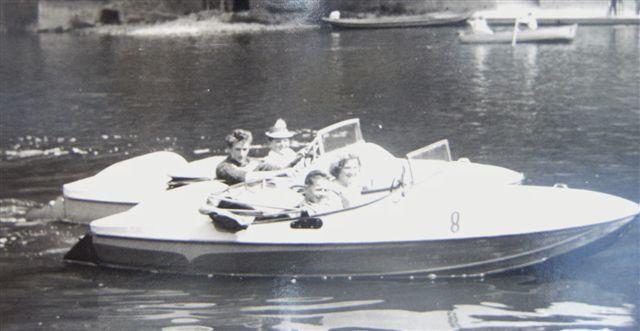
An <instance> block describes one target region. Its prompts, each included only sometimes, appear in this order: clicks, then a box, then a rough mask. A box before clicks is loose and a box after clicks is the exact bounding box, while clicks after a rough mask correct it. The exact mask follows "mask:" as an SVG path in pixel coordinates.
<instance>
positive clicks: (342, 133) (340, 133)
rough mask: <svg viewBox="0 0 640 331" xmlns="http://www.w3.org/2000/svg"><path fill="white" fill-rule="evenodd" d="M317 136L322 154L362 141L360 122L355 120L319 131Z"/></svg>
mask: <svg viewBox="0 0 640 331" xmlns="http://www.w3.org/2000/svg"><path fill="white" fill-rule="evenodd" d="M318 136H319V137H320V141H321V144H322V146H323V152H324V153H328V152H331V151H334V150H336V149H339V148H342V147H345V146H349V145H353V144H355V143H357V142H358V141H361V140H362V132H361V131H360V121H359V120H357V119H355V120H347V121H343V122H340V123H336V124H334V125H331V126H329V127H326V128H324V129H322V130H320V131H319V132H318Z"/></svg>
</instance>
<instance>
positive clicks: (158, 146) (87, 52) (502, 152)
mask: <svg viewBox="0 0 640 331" xmlns="http://www.w3.org/2000/svg"><path fill="white" fill-rule="evenodd" d="M456 32H457V31H456V29H455V28H438V29H391V30H376V31H341V32H332V31H330V30H321V29H311V30H304V31H279V32H278V31H275V32H262V33H261V32H257V33H249V34H241V33H235V34H229V35H224V36H206V37H171V38H168V37H164V38H163V37H145V38H133V37H125V36H121V37H109V36H97V35H73V34H43V35H0V41H1V47H0V78H1V79H0V135H1V141H0V154H1V156H0V157H1V161H0V176H1V177H0V179H1V182H0V199H1V200H0V286H1V292H0V325H2V329H3V330H17V329H36V328H43V329H49V330H51V329H62V330H67V329H113V330H121V329H136V330H139V329H152V330H156V329H162V328H166V329H167V330H191V329H202V330H210V329H212V328H213V329H225V328H234V329H235V328H240V329H244V328H246V329H255V328H257V329H269V328H282V329H305V330H313V329H319V330H320V329H322V330H323V329H329V328H356V329H460V328H550V329H606V328H609V329H611V328H614V329H623V328H628V329H633V328H637V326H638V321H639V320H640V318H639V317H638V316H639V312H638V303H639V301H640V300H639V299H640V265H639V263H638V261H640V243H639V238H640V231H639V229H638V225H637V223H638V222H635V223H634V224H633V226H631V227H629V228H627V230H626V231H625V233H623V234H622V235H621V236H620V237H619V238H618V239H617V240H616V241H615V242H614V243H613V244H611V245H610V246H608V247H605V248H603V249H602V250H601V251H599V252H596V253H595V254H593V255H589V256H582V257H580V258H578V257H575V258H569V259H564V260H561V261H559V262H555V263H547V264H543V265H541V266H538V267H536V268H529V269H526V270H523V271H519V272H513V273H509V274H506V275H499V276H493V277H488V278H485V279H465V280H435V281H430V280H424V279H422V280H410V279H394V280H386V279H385V280H351V281H350V280H347V279H329V280H298V281H296V282H293V281H292V280H290V279H236V278H218V277H213V278H206V277H205V278H199V277H187V276H176V275H160V274H152V273H134V272H123V271H113V270H101V269H97V268H91V267H72V266H66V265H64V264H63V263H62V261H61V260H62V256H63V254H64V252H65V251H66V250H68V249H69V248H70V247H71V246H72V245H73V244H74V243H75V241H76V240H77V237H78V236H79V235H81V234H83V232H84V231H85V230H84V228H83V227H82V226H78V225H70V224H66V223H61V222H58V221H56V220H55V219H53V218H47V219H42V220H36V221H31V220H29V221H28V220H26V219H25V212H26V210H28V209H29V208H33V207H38V206H41V205H43V204H45V203H47V202H48V201H50V200H52V199H55V198H56V197H57V196H59V195H60V194H61V185H62V184H63V183H66V182H70V181H73V180H76V179H79V178H83V177H86V176H89V175H93V174H94V173H96V172H97V171H99V170H100V169H102V168H104V167H106V166H108V165H109V164H112V163H114V162H116V161H119V160H123V159H126V158H129V157H132V156H135V155H141V154H144V153H148V152H151V151H157V150H173V151H176V152H178V153H180V154H181V155H183V156H185V157H186V158H187V159H189V160H192V159H197V158H202V157H205V156H208V155H213V154H219V153H222V149H223V144H222V139H223V137H224V136H225V135H226V134H227V133H228V131H229V130H230V129H231V128H236V127H241V128H245V129H249V130H251V131H253V133H254V135H255V136H256V143H258V144H260V143H265V140H266V139H265V137H264V135H263V132H264V131H265V130H266V129H267V128H268V127H270V126H271V125H272V124H273V123H274V121H275V120H276V119H277V118H278V117H282V118H285V119H286V120H287V122H288V124H289V127H290V128H294V129H296V130H299V131H300V132H303V131H306V130H315V129H319V128H321V127H323V126H326V125H328V124H331V123H333V122H336V121H340V120H343V119H347V118H352V117H359V118H360V119H361V122H362V126H363V133H364V136H365V139H366V140H368V141H371V142H375V143H377V144H379V145H382V146H383V147H385V148H386V149H388V150H389V151H390V152H392V153H394V154H395V155H398V156H400V155H403V154H405V153H407V152H409V151H411V150H413V149H417V148H419V147H422V146H424V145H427V144H429V143H431V142H434V141H436V140H439V139H442V138H448V139H449V141H450V144H451V148H452V153H453V155H454V157H455V158H458V157H468V158H470V159H471V160H472V161H476V162H482V163H488V164H495V165H500V166H504V167H508V168H511V169H516V170H518V171H521V172H524V173H525V174H526V176H527V180H526V182H527V183H529V184H541V185H552V184H554V183H558V182H561V183H566V184H568V185H569V186H570V187H576V188H585V189H591V190H596V191H602V192H607V193H611V194H615V195H619V196H621V197H624V198H627V199H630V200H633V201H640V96H639V94H640V83H639V82H640V60H639V59H640V46H639V40H640V32H639V28H638V27H636V26H624V27H609V26H606V27H580V28H579V30H578V35H577V38H576V41H575V42H574V43H573V44H547V45H518V46H517V47H515V48H512V47H511V46H509V45H495V46H487V45H478V46H471V45H460V44H459V43H458V42H457V40H456ZM207 150H208V151H207ZM514 217H517V215H514ZM514 221H517V220H514Z"/></svg>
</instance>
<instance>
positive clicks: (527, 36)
mask: <svg viewBox="0 0 640 331" xmlns="http://www.w3.org/2000/svg"><path fill="white" fill-rule="evenodd" d="M577 30H578V25H577V24H573V25H564V26H557V27H543V28H538V29H536V30H517V31H515V36H514V31H513V30H507V31H497V32H495V33H493V34H477V33H465V32H461V33H459V34H458V38H460V42H462V43H465V44H509V43H570V42H572V41H573V39H574V38H575V37H576V31H577ZM514 39H515V40H514Z"/></svg>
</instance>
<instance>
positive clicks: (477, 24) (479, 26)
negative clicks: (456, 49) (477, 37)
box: [467, 18, 493, 34]
mask: <svg viewBox="0 0 640 331" xmlns="http://www.w3.org/2000/svg"><path fill="white" fill-rule="evenodd" d="M467 23H468V24H469V25H470V26H471V30H472V31H473V33H475V34H493V30H491V28H490V27H489V25H488V24H487V21H486V20H484V19H480V18H475V19H473V20H470V21H467Z"/></svg>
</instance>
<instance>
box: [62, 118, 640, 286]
mask: <svg viewBox="0 0 640 331" xmlns="http://www.w3.org/2000/svg"><path fill="white" fill-rule="evenodd" d="M361 137H362V136H361V133H360V127H359V122H358V121H357V120H349V121H345V122H341V123H337V124H335V125H333V126H330V127H328V128H325V129H323V130H320V131H319V132H318V135H317V137H316V139H314V141H313V142H312V143H311V144H310V145H309V148H308V149H307V153H306V154H305V158H304V159H303V162H308V163H309V165H308V166H307V167H305V168H303V170H301V171H300V175H299V176H294V177H292V178H273V179H268V180H261V181H257V182H252V183H241V184H237V185H234V186H230V187H228V188H227V189H225V190H222V191H216V190H215V188H212V187H211V182H200V183H195V184H192V185H187V186H183V187H179V188H177V189H174V190H170V191H167V192H166V193H165V194H162V195H159V196H157V197H156V198H154V199H151V200H146V201H144V202H142V203H140V204H139V205H137V206H135V207H133V208H132V209H130V210H129V211H127V212H124V213H120V214H116V215H112V216H109V217H105V218H102V219H99V220H96V221H94V222H92V223H91V225H90V231H89V233H88V234H87V235H86V236H85V237H84V238H83V239H81V240H80V242H79V243H78V244H76V246H74V247H73V248H72V249H71V250H70V251H69V252H68V253H67V254H66V255H65V261H67V262H70V263H83V264H92V265H97V266H104V267H114V268H125V269H142V270H151V271H157V272H178V273H190V274H204V275H235V276H267V277H273V276H286V277H352V276H354V277H359V276H362V277H368V276H375V277H379V276H405V275H411V276H414V275H415V276H420V275H425V276H428V277H457V276H461V277H471V276H484V275H486V274H491V273H497V272H501V271H505V270H511V269H515V268H521V267H524V266H529V265H532V264H536V263H539V262H542V261H545V260H547V259H549V258H552V257H554V256H557V255H560V254H564V253H567V252H570V251H572V250H574V249H577V248H579V247H582V246H585V245H588V244H590V243H593V242H595V241H597V240H599V239H601V238H603V237H606V236H607V235H609V234H611V233H613V232H616V230H618V229H620V228H622V227H623V226H624V225H625V224H628V223H630V222H631V221H632V220H633V219H634V217H635V216H636V215H637V214H638V213H639V208H638V204H636V203H635V202H631V201H628V200H626V199H623V198H620V197H616V196H613V195H609V194H605V193H599V192H593V191H588V190H579V189H570V188H567V187H566V186H563V185H558V186H555V187H539V186H525V185H505V182H504V181H503V183H502V184H498V183H497V182H496V181H488V180H486V178H485V179H484V180H481V179H477V178H476V177H477V176H467V177H466V178H461V177H464V175H465V174H466V173H467V172H465V171H464V169H465V168H466V167H468V166H470V164H469V163H468V162H457V161H451V160H450V159H449V151H448V145H447V144H446V143H443V142H439V143H436V144H432V145H429V146H426V147H424V148H421V149H418V150H416V151H414V152H411V153H408V154H407V155H406V157H405V158H402V159H400V158H396V157H394V156H392V155H391V154H389V153H388V152H387V151H386V150H384V149H383V148H381V147H380V146H378V145H376V144H373V143H369V142H365V141H364V140H362V138H361ZM345 154H350V155H351V154H355V155H357V156H358V157H359V158H360V160H361V174H360V175H361V176H363V177H364V179H365V180H366V181H367V183H368V185H367V190H365V191H362V192H361V198H362V199H361V200H360V201H359V202H358V203H356V204H353V205H351V206H349V207H344V208H337V209H334V210H328V211H323V212H317V213H313V212H312V213H310V212H309V211H308V210H305V209H304V208H303V207H302V203H301V202H302V201H303V199H304V197H303V195H302V193H301V192H302V186H301V185H302V181H303V178H304V177H305V175H306V173H308V172H310V171H313V170H326V167H327V166H329V165H330V164H334V162H335V161H336V160H338V159H340V158H341V156H342V155H345ZM305 160H306V161H305ZM488 169H489V170H488ZM475 170H476V175H478V174H487V176H488V177H490V176H491V174H492V170H496V169H491V168H488V167H482V166H478V167H476V169H475ZM498 170H499V169H498ZM497 173H499V174H504V171H498V172H497ZM493 175H495V173H493ZM474 178H475V180H473V179H474ZM212 190H213V193H212Z"/></svg>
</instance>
